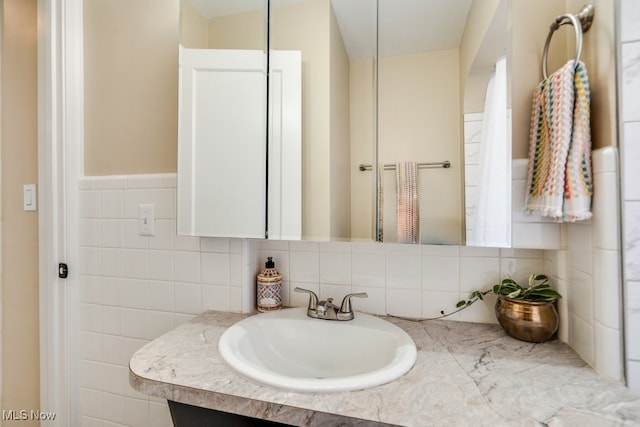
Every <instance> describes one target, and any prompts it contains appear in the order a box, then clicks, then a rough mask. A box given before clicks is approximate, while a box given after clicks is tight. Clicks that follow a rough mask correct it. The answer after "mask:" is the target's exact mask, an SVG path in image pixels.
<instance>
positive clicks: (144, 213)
mask: <svg viewBox="0 0 640 427" xmlns="http://www.w3.org/2000/svg"><path fill="white" fill-rule="evenodd" d="M138 234H140V235H141V236H155V235H156V214H155V206H154V205H153V204H140V205H138Z"/></svg>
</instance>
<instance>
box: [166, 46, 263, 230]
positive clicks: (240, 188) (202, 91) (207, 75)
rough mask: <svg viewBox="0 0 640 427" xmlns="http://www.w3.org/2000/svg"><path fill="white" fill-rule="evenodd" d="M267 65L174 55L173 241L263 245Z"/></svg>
mask: <svg viewBox="0 0 640 427" xmlns="http://www.w3.org/2000/svg"><path fill="white" fill-rule="evenodd" d="M265 64H266V58H265V53H264V52H262V51H251V50H213V49H186V48H181V50H180V86H179V91H180V95H179V100H180V101H179V115H178V116H179V118H178V123H179V125H178V129H179V135H178V138H179V141H178V200H177V209H178V212H177V216H178V219H177V221H178V234H186V235H195V236H219V237H253V238H264V237H265V230H266V223H265V211H266V159H267V154H266V150H267V148H266V147H267V143H266V139H267V137H266V128H267V126H266V120H267V118H266V116H267V113H266V108H267V102H266V73H265Z"/></svg>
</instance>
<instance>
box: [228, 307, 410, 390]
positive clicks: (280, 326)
mask: <svg viewBox="0 0 640 427" xmlns="http://www.w3.org/2000/svg"><path fill="white" fill-rule="evenodd" d="M218 348H219V351H220V355H221V356H222V358H223V359H224V361H225V362H226V363H227V364H228V365H229V366H230V367H231V368H232V369H234V370H235V371H237V372H238V373H240V374H242V375H244V376H246V377H248V378H250V379H252V380H254V381H257V382H259V383H262V384H267V385H270V386H274V387H278V388H282V389H285V390H291V391H302V392H333V391H349V390H361V389H365V388H370V387H375V386H377V385H381V384H384V383H387V382H390V381H393V380H395V379H397V378H399V377H401V376H402V375H404V374H405V373H406V372H407V371H409V369H411V367H412V366H413V364H414V362H415V360H416V346H415V344H414V342H413V340H412V339H411V337H409V335H408V334H407V333H406V332H405V331H403V330H402V329H400V328H399V327H397V326H396V325H393V324H392V323H389V322H387V321H386V320H383V319H380V318H378V317H375V316H370V315H367V314H364V313H356V315H355V319H353V320H349V321H331V320H319V319H312V318H310V317H307V315H306V308H289V309H284V310H279V311H274V312H271V313H261V314H257V315H255V316H251V317H248V318H246V319H244V320H241V321H240V322H238V323H236V324H234V325H232V326H231V327H229V328H228V329H227V330H226V331H225V332H224V333H223V334H222V336H221V337H220V340H219V342H218Z"/></svg>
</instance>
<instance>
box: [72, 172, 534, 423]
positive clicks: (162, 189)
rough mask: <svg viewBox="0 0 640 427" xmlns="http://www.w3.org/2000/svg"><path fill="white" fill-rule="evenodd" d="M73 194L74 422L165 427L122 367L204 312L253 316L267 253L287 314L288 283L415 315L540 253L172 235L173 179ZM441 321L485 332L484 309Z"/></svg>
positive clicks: (361, 306)
mask: <svg viewBox="0 0 640 427" xmlns="http://www.w3.org/2000/svg"><path fill="white" fill-rule="evenodd" d="M79 188H80V206H81V216H80V224H79V226H80V236H79V239H80V258H81V259H80V262H81V274H80V283H79V286H80V291H79V292H80V307H79V341H80V345H79V354H78V356H79V373H78V378H79V385H80V397H81V413H82V423H83V425H101V426H102V425H135V426H143V427H144V426H162V425H166V426H169V425H171V424H170V423H171V421H170V416H169V413H168V409H167V407H166V404H165V402H163V401H162V400H160V399H156V398H150V397H148V396H146V395H143V394H140V393H138V392H136V391H134V390H133V389H132V388H131V387H130V386H129V384H128V362H129V358H130V357H131V356H132V355H133V353H134V352H135V351H136V350H137V349H139V348H140V347H142V346H143V345H144V344H145V343H147V342H149V341H150V340H152V339H154V338H155V337H157V336H159V335H161V334H163V333H165V332H167V331H169V330H170V329H172V328H174V327H175V326H177V325H179V324H181V323H183V322H185V321H188V320H189V319H191V318H192V317H193V316H195V315H196V314H198V313H200V312H202V311H205V310H222V311H236V312H250V311H252V310H253V307H254V299H255V290H254V277H255V274H257V273H258V271H259V270H260V269H261V268H262V266H263V265H264V262H265V260H266V257H267V256H271V257H273V258H274V261H275V263H276V266H277V268H278V269H279V270H280V271H281V272H282V274H283V275H284V284H283V301H284V304H285V305H289V306H306V305H307V301H308V300H307V298H308V297H307V295H305V294H300V293H296V292H293V288H295V287H296V286H300V287H303V288H307V289H311V290H313V291H314V292H316V293H318V294H319V296H320V297H321V298H327V297H333V298H335V299H336V300H339V299H340V298H342V297H343V296H344V295H346V294H347V293H351V292H367V293H368V294H369V298H366V299H358V300H354V306H355V307H356V308H357V309H358V310H361V311H365V312H369V313H373V314H394V315H398V316H407V317H416V318H423V317H435V316H438V315H439V313H440V311H441V310H445V311H450V310H453V309H454V308H455V304H456V302H457V301H459V300H460V299H462V298H466V297H467V296H468V294H469V292H470V291H472V290H475V289H484V288H487V287H488V286H489V285H490V284H492V283H494V282H496V281H497V280H499V279H500V277H502V276H503V275H504V274H507V273H510V274H513V275H516V276H517V277H518V278H520V277H519V276H523V277H524V276H526V275H528V274H529V273H530V272H533V271H541V269H542V268H543V266H544V256H543V252H542V251H539V250H527V249H522V250H512V249H508V250H507V249H504V250H501V249H495V248H488V249H482V248H466V247H457V246H418V245H402V244H376V243H342V242H331V243H329V242H324V243H318V242H306V241H305V242H287V241H261V240H245V239H226V238H197V237H185V236H175V228H176V226H175V175H173V174H167V175H164V174H162V175H145V176H124V177H96V178H84V179H82V180H81V182H80V186H79ZM142 203H152V204H154V206H155V213H156V235H155V236H140V235H139V233H138V224H137V221H138V220H137V216H138V205H139V204H142ZM529 270H531V271H529ZM451 319H452V320H462V321H475V322H490V323H494V322H495V316H494V314H493V300H492V299H491V298H490V299H489V300H488V301H487V302H484V303H478V304H476V305H475V306H474V307H471V308H469V309H467V310H464V311H463V312H460V313H457V314H455V315H453V316H451Z"/></svg>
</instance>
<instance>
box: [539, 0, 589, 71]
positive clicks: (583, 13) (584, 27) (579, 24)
mask: <svg viewBox="0 0 640 427" xmlns="http://www.w3.org/2000/svg"><path fill="white" fill-rule="evenodd" d="M593 15H594V7H593V5H592V4H587V5H585V6H584V7H583V8H582V9H581V10H580V12H579V13H578V14H577V15H573V14H570V13H567V14H565V15H560V16H558V17H556V19H555V20H554V21H553V23H552V24H551V26H550V27H549V34H548V35H547V40H546V42H545V43H544V51H543V53H542V76H543V77H544V78H545V79H546V78H547V77H549V75H548V74H547V56H548V53H549V45H550V44H551V37H552V36H553V33H554V32H555V31H556V30H557V29H558V28H560V27H561V26H562V25H565V24H571V25H573V28H574V29H575V31H576V59H575V62H576V64H577V63H578V61H579V60H580V55H581V54H582V34H583V33H585V32H587V31H589V28H591V24H592V23H593Z"/></svg>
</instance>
